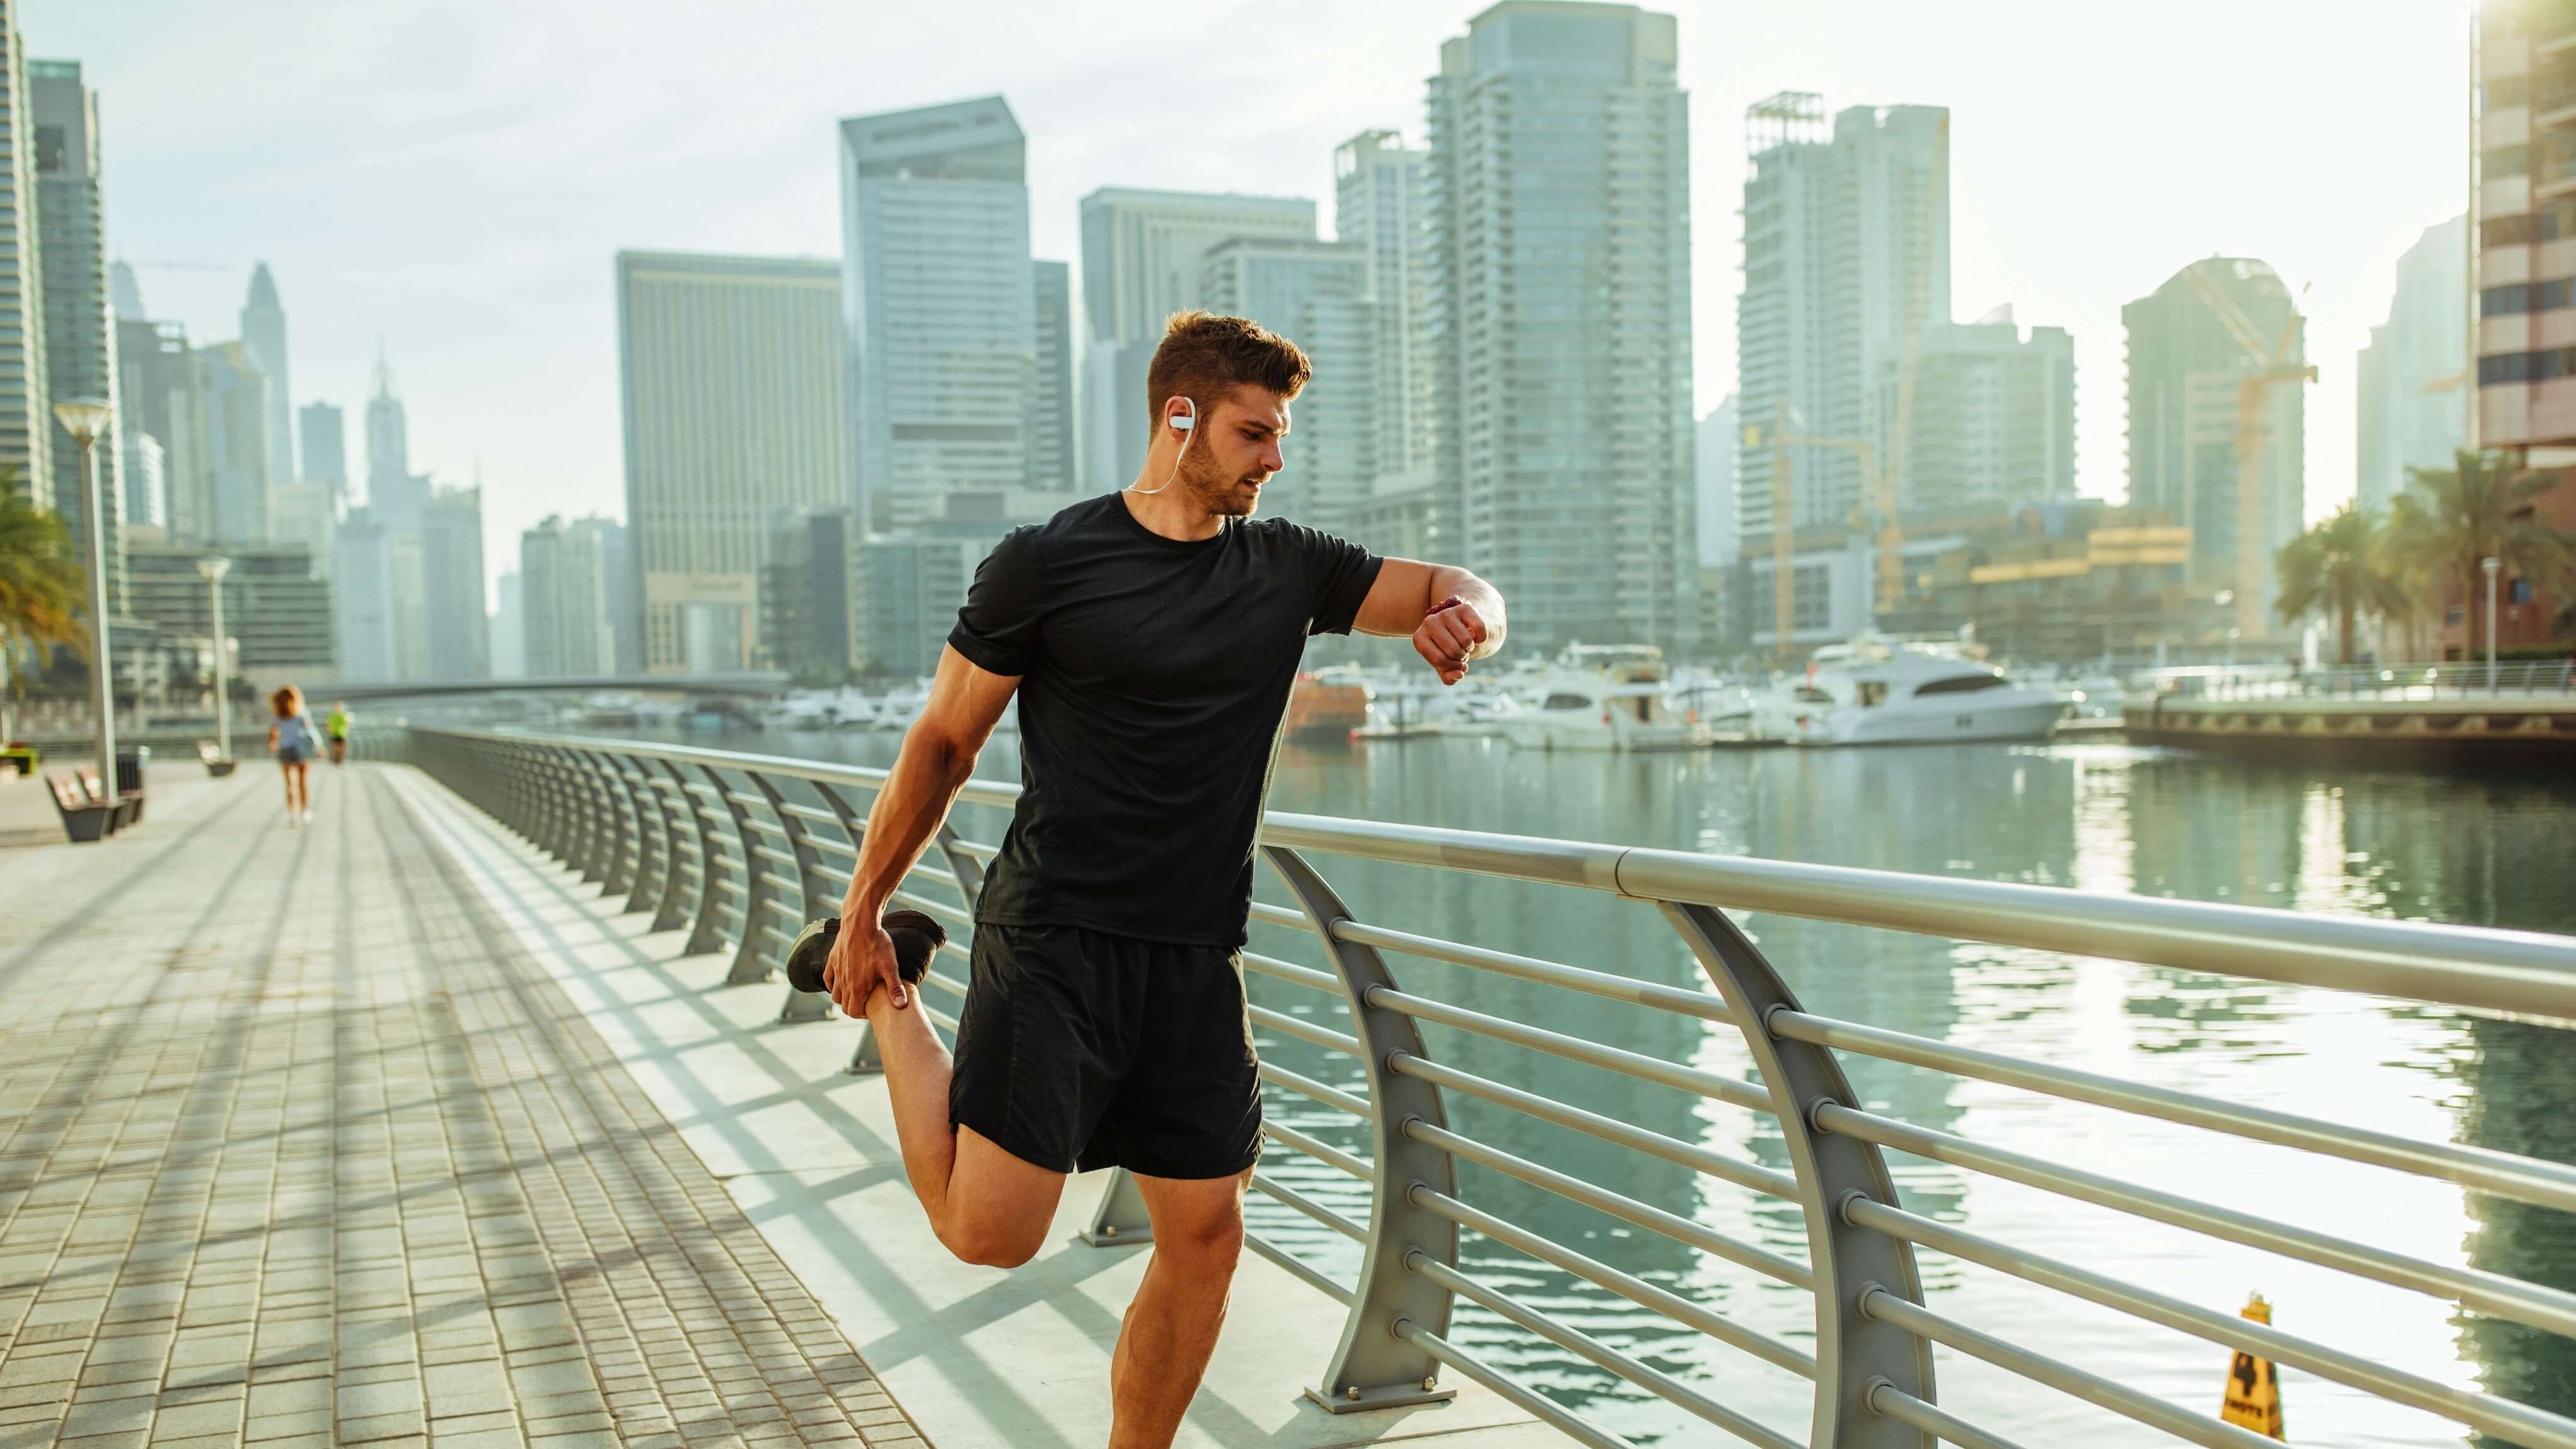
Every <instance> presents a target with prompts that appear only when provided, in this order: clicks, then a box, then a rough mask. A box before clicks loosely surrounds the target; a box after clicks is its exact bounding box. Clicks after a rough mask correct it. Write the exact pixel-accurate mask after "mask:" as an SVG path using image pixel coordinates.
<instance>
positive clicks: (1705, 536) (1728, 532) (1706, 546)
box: [1695, 393, 1742, 568]
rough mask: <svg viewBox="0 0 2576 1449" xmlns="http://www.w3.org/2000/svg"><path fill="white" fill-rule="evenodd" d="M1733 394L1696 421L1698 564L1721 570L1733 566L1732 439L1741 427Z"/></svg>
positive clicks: (1734, 546)
mask: <svg viewBox="0 0 2576 1449" xmlns="http://www.w3.org/2000/svg"><path fill="white" fill-rule="evenodd" d="M1741 418H1742V413H1741V412H1740V411H1739V410H1738V409H1737V407H1736V402H1735V394H1734V393H1728V394H1727V395H1726V401H1724V402H1722V403H1719V404H1718V405H1717V406H1716V407H1713V408H1711V409H1709V410H1708V412H1707V414H1706V415H1705V416H1703V417H1701V418H1700V420H1699V445H1698V457H1697V460H1696V468H1695V473H1696V478H1697V483H1698V492H1699V519H1698V523H1699V540H1698V541H1699V562H1700V567H1702V568H1721V567H1724V566H1726V565H1728V564H1732V563H1734V562H1735V554H1736V541H1735V441H1736V438H1735V435H1736V432H1737V430H1738V429H1739V428H1740V427H1741V426H1742V422H1741Z"/></svg>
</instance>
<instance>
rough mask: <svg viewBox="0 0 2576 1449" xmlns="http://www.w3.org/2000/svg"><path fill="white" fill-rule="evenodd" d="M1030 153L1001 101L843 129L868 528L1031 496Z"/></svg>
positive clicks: (855, 421)
mask: <svg viewBox="0 0 2576 1449" xmlns="http://www.w3.org/2000/svg"><path fill="white" fill-rule="evenodd" d="M1025 150H1026V147H1025V145H1024V144H1023V142H1022V139H1021V135H1020V125H1019V122H1018V121H1017V120H1016V119H1014V118H1013V117H1012V115H1011V108H1010V107H1009V106H1008V105H1007V104H1005V103H1004V102H1003V100H1002V98H1001V97H999V96H986V97H984V98H982V99H980V100H971V101H956V102H952V103H950V104H947V105H939V106H925V107H922V108H920V109H917V110H909V111H895V112H890V113H887V114H884V115H875V116H856V117H852V118H851V119H849V120H845V121H843V122H842V123H841V239H842V273H841V304H842V316H843V325H844V329H845V342H846V345H847V346H848V349H849V368H848V379H849V395H850V412H849V416H850V420H851V431H852V435H853V452H854V455H855V456H854V462H855V467H854V470H853V480H852V485H851V491H850V498H851V500H852V502H853V505H854V506H855V508H856V510H857V512H858V516H859V517H860V518H862V519H864V520H866V526H867V527H870V528H875V529H889V528H909V527H912V526H913V525H915V524H918V523H921V522H923V521H924V520H926V519H930V518H935V517H937V516H938V514H939V500H940V495H942V494H944V493H948V492H951V491H954V490H957V489H972V490H983V489H994V490H1000V489H1012V488H1021V487H1025V486H1026V485H1027V482H1028V478H1029V474H1030V471H1031V470H1030V467H1029V416H1028V407H1029V394H1030V390H1031V388H1032V386H1033V384H1034V381H1035V376H1036V366H1037V364H1036V330H1035V329H1036V323H1035V319H1034V304H1033V301H1032V298H1031V295H1030V294H1031V289H1032V287H1033V284H1034V278H1033V275H1032V273H1031V270H1030V267H1029V191H1028V185H1027V182H1026V158H1025Z"/></svg>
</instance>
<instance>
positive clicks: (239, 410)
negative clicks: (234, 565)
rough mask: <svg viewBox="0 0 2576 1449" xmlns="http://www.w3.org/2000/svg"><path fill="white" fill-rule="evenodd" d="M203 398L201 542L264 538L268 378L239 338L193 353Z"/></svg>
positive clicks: (267, 485)
mask: <svg viewBox="0 0 2576 1449" xmlns="http://www.w3.org/2000/svg"><path fill="white" fill-rule="evenodd" d="M192 356H193V358H194V359H195V364H196V371H197V390H198V392H199V394H200V396H201V397H202V398H203V406H204V409H205V431H204V433H203V434H202V437H203V441H204V447H203V451H202V453H201V454H200V462H201V463H202V465H203V468H204V472H205V482H204V487H205V489H206V499H207V504H208V508H209V512H208V515H207V519H208V527H207V530H206V534H205V538H206V541H208V542H212V543H265V542H266V541H267V540H268V537H269V528H268V502H269V499H268V492H269V482H270V479H269V471H268V470H269V465H270V460H271V458H272V457H273V456H274V455H273V454H272V453H271V452H270V451H269V446H268V421H269V406H268V395H269V387H270V384H269V380H268V375H267V374H266V373H263V372H261V371H260V370H259V366H258V364H257V363H255V362H253V361H252V360H251V356H250V349H249V348H248V347H246V346H244V345H243V344H241V343H239V342H218V343H216V344H214V345H213V346H211V347H200V348H198V349H197V350H196V351H195V353H193V354H192Z"/></svg>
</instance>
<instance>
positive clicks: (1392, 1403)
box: [1306, 1384, 1458, 1414]
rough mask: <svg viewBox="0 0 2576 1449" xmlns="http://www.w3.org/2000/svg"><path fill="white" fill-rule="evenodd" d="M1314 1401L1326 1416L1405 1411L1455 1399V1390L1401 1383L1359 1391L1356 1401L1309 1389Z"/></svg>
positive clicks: (1349, 1397) (1346, 1396)
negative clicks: (1320, 1406)
mask: <svg viewBox="0 0 2576 1449" xmlns="http://www.w3.org/2000/svg"><path fill="white" fill-rule="evenodd" d="M1306 1397H1307V1398H1310V1399H1313V1400H1314V1401H1315V1402H1316V1403H1318V1404H1320V1405H1322V1406H1323V1408H1324V1412H1326V1413H1328V1414H1365V1413H1367V1412H1368V1411H1369V1410H1371V1409H1406V1408H1411V1407H1413V1406H1414V1405H1417V1404H1445V1403H1447V1402H1449V1401H1450V1400H1451V1399H1454V1398H1456V1397H1458V1391H1457V1390H1456V1389H1426V1388H1423V1387H1421V1386H1420V1385H1418V1384H1401V1385H1396V1386H1392V1387H1388V1388H1383V1389H1362V1390H1360V1395H1359V1397H1358V1398H1356V1399H1355V1398H1352V1397H1351V1396H1350V1395H1349V1393H1347V1392H1344V1393H1342V1394H1338V1395H1336V1394H1328V1393H1326V1392H1324V1391H1323V1390H1322V1389H1308V1390H1307V1391H1306Z"/></svg>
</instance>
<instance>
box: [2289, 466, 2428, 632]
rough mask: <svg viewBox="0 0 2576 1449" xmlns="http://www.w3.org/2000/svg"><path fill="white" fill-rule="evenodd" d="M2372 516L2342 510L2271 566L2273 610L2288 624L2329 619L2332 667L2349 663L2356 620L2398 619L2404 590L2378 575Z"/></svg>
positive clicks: (2377, 522) (2291, 545)
mask: <svg viewBox="0 0 2576 1449" xmlns="http://www.w3.org/2000/svg"><path fill="white" fill-rule="evenodd" d="M2381 528H2382V525H2381V523H2380V520H2379V518H2378V516H2377V515H2376V514H2370V513H2364V512H2362V511H2361V510H2360V509H2359V508H2356V507H2354V506H2353V505H2352V504H2349V503H2347V504H2345V505H2344V506H2343V508H2342V509H2341V511H2339V512H2337V513H2336V514H2335V516H2334V517H2332V518H2329V519H2327V520H2326V521H2325V522H2323V523H2320V524H2318V525H2317V526H2316V527H2314V528H2311V529H2309V530H2308V531H2307V532H2305V533H2303V534H2300V535H2299V536H2298V537H2297V538H2294V539H2291V540H2290V541H2289V542H2288V543H2286V544H2283V545H2282V546H2281V551H2280V552H2279V553H2278V554H2276V555H2274V556H2273V560H2272V566H2273V568H2274V569H2276V570H2277V571H2278V573H2279V577H2280V580H2281V597H2280V601H2279V603H2278V604H2277V605H2276V606H2275V607H2277V608H2278V609H2279V610H2280V611H2281V619H2282V621H2283V622H2285V623H2287V622H2290V621H2293V620H2296V619H2298V618H2300V617H2301V616H2303V615H2306V614H2311V613H2323V614H2332V615H2333V616H2334V620H2335V641H2336V644H2335V647H2336V651H2337V662H2338V663H2342V664H2350V663H2352V621H2353V619H2354V618H2355V616H2357V615H2361V614H2398V613H2402V612H2404V611H2405V609H2406V607H2407V603H2408V599H2407V594H2406V589H2405V587H2404V585H2402V584H2401V583H2399V582H2398V580H2396V579H2394V578H2391V577H2390V576H2389V575H2388V574H2387V573H2385V572H2383V571H2382V569H2381V566H2380V565H2381V556H2382V550H2381V548H2380V546H2379V534H2380V532H2381Z"/></svg>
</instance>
